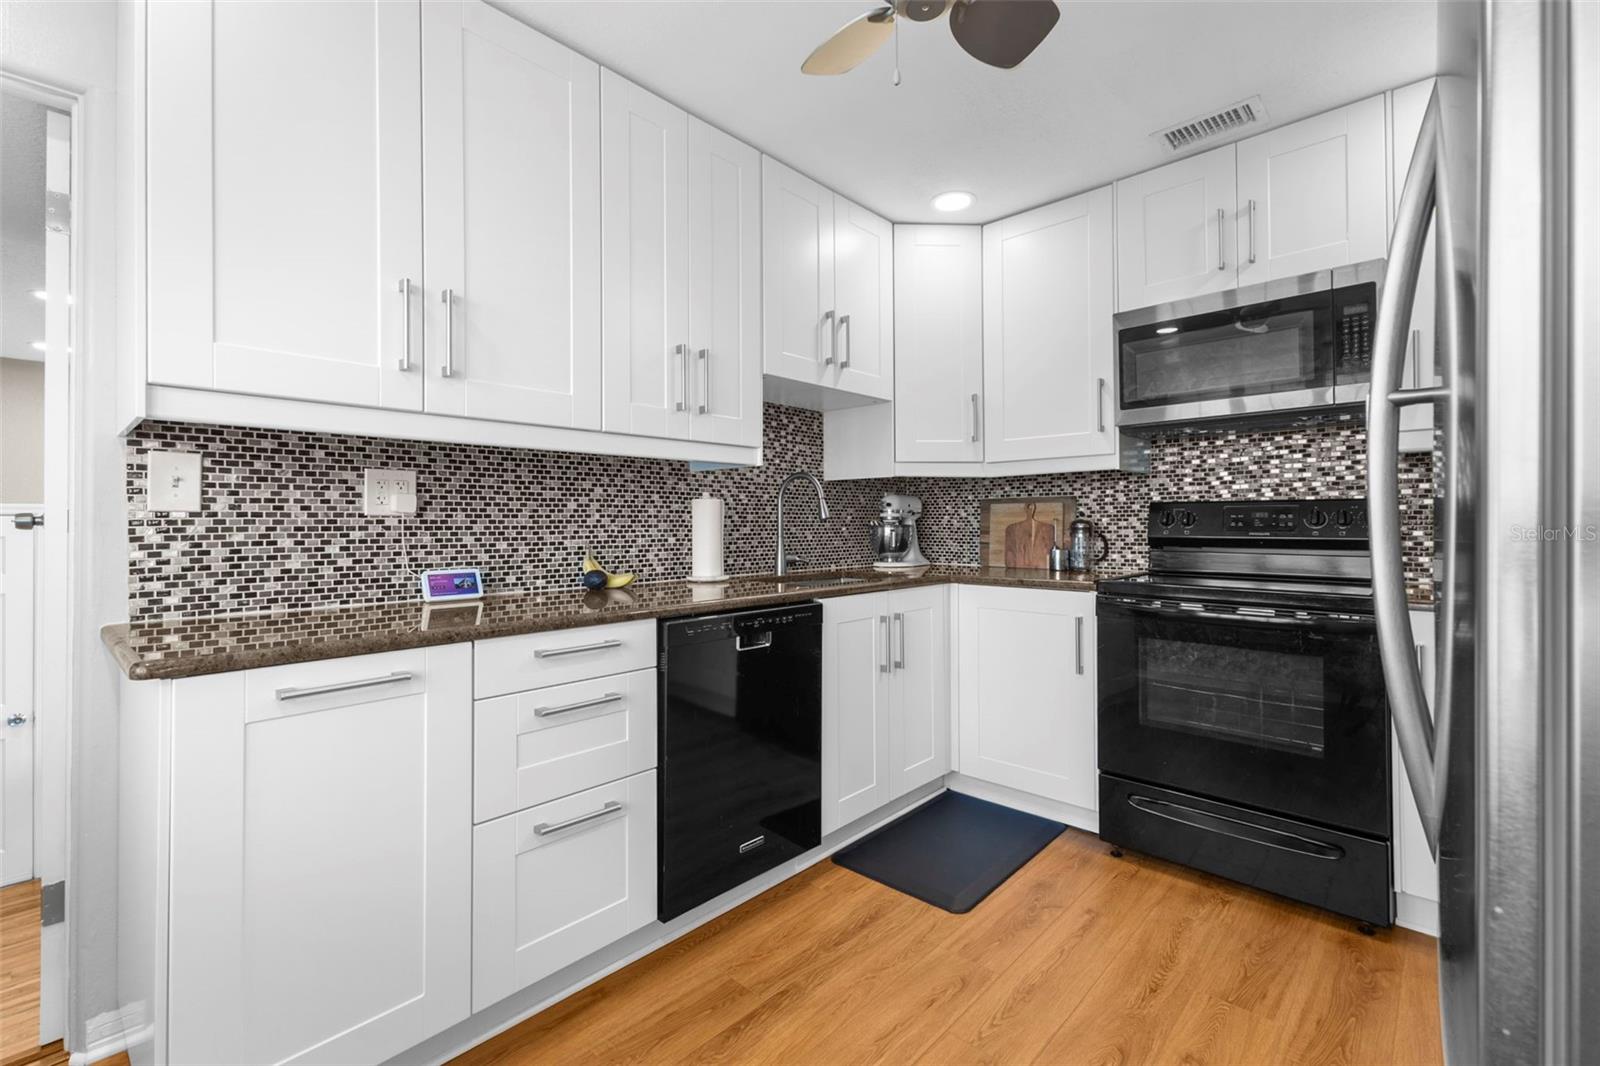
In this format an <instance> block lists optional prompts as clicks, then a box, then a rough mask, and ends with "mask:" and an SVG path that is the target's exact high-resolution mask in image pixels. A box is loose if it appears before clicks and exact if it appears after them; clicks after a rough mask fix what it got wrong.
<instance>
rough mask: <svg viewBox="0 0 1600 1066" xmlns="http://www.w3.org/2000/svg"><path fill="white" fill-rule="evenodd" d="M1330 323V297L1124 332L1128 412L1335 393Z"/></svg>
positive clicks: (1321, 295)
mask: <svg viewBox="0 0 1600 1066" xmlns="http://www.w3.org/2000/svg"><path fill="white" fill-rule="evenodd" d="M1331 317H1332V316H1331V305H1330V303H1329V298H1328V294H1327V293H1326V292H1323V293H1316V294H1312V295H1307V296H1297V297H1293V298H1291V299H1286V300H1278V301H1274V302H1272V303H1268V304H1253V305H1251V306H1250V307H1246V308H1239V309H1235V310H1230V311H1218V312H1213V313H1211V314H1205V315H1195V316H1192V317H1190V318H1186V319H1182V320H1180V321H1177V322H1170V323H1157V324H1152V325H1147V326H1137V327H1131V328H1129V329H1124V330H1123V331H1122V332H1121V334H1120V336H1119V338H1118V344H1119V349H1120V351H1119V359H1120V363H1121V366H1120V370H1121V374H1120V378H1119V380H1120V382H1121V386H1120V387H1121V392H1122V407H1123V408H1124V409H1135V408H1140V407H1166V406H1170V405H1173V404H1181V403H1198V402H1202V401H1205V400H1224V399H1230V398H1233V397H1240V396H1259V395H1264V394H1268V393H1278V392H1296V391H1300V390H1303V389H1316V388H1330V387H1332V385H1333V383H1334V379H1333V324H1332V321H1331ZM1174 328H1175V329H1176V331H1175V332H1173V330H1174ZM1158 330H1167V331H1168V332H1164V333H1163V332H1158Z"/></svg>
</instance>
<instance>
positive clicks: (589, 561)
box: [583, 551, 633, 589]
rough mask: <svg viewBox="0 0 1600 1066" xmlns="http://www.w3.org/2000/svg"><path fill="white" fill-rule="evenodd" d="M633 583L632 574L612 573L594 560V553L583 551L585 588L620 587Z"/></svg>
mask: <svg viewBox="0 0 1600 1066" xmlns="http://www.w3.org/2000/svg"><path fill="white" fill-rule="evenodd" d="M631 584H633V575H632V574H613V573H612V572H611V571H609V570H607V569H606V568H605V567H603V566H601V565H600V564H599V563H597V562H595V558H594V554H593V553H592V552H588V551H585V552H584V553H583V587H584V588H586V589H620V588H622V586H624V585H631Z"/></svg>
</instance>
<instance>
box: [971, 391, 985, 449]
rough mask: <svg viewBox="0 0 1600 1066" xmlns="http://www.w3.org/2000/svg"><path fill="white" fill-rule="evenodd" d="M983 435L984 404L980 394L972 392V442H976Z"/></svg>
mask: <svg viewBox="0 0 1600 1066" xmlns="http://www.w3.org/2000/svg"><path fill="white" fill-rule="evenodd" d="M982 437H983V405H982V403H981V401H980V400H979V397H978V394H977V393H973V394H972V443H974V444H976V443H978V441H979V440H981V439H982Z"/></svg>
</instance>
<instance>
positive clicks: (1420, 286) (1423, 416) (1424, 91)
mask: <svg viewBox="0 0 1600 1066" xmlns="http://www.w3.org/2000/svg"><path fill="white" fill-rule="evenodd" d="M1432 94H1433V79H1432V78H1428V79H1427V80H1425V81H1419V82H1417V83H1416V84H1414V85H1407V86H1405V87H1404V88H1400V89H1396V90H1394V92H1392V93H1390V94H1389V107H1390V122H1389V134H1390V137H1391V147H1390V151H1389V158H1390V160H1391V161H1392V163H1393V184H1392V185H1391V188H1390V202H1391V204H1392V205H1393V206H1394V207H1398V206H1399V203H1400V193H1401V191H1402V190H1403V189H1404V188H1405V184H1406V175H1407V173H1409V171H1410V169H1411V154H1412V153H1413V152H1414V151H1415V150H1416V146H1417V134H1418V133H1419V132H1420V131H1421V129H1422V115H1423V113H1424V112H1425V111H1427V109H1428V98H1429V97H1430V96H1431V95H1432ZM1391 217H1392V211H1391ZM1434 271H1435V262H1434V250H1433V226H1432V225H1431V224H1430V225H1429V226H1428V236H1427V239H1426V240H1425V241H1424V242H1423V245H1422V272H1421V273H1420V274H1418V275H1417V294H1416V299H1415V301H1414V302H1413V303H1412V305H1411V332H1410V333H1409V334H1407V341H1406V366H1405V376H1404V378H1403V379H1402V381H1401V384H1402V385H1403V386H1405V387H1406V388H1413V389H1416V388H1426V387H1428V386H1430V385H1436V384H1438V382H1439V374H1438V367H1437V360H1436V359H1435V353H1436V338H1437V334H1436V333H1435V332H1434V307H1435V302H1434V301H1435V297H1434V292H1435V287H1436V286H1437V284H1438V279H1437V278H1436V277H1435V273H1434ZM1400 447H1401V449H1402V450H1404V451H1428V452H1431V451H1432V450H1433V405H1432V404H1431V403H1430V404H1413V405H1412V406H1410V407H1402V408H1400Z"/></svg>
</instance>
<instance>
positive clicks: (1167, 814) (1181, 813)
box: [1128, 796, 1344, 861]
mask: <svg viewBox="0 0 1600 1066" xmlns="http://www.w3.org/2000/svg"><path fill="white" fill-rule="evenodd" d="M1128 805H1129V806H1131V807H1134V808H1137V809H1138V810H1141V811H1143V812H1144V813H1145V814H1151V815H1154V816H1155V817H1157V818H1166V819H1168V820H1170V821H1174V822H1179V823H1182V824H1183V825H1187V826H1190V827H1192V828H1194V829H1203V830H1205V831H1206V832H1208V833H1220V834H1221V835H1222V836H1227V837H1233V838H1234V839H1235V840H1243V841H1247V842H1249V843H1251V844H1262V845H1265V846H1266V847H1269V848H1278V849H1280V850H1282V851H1292V852H1295V853H1296V854H1299V855H1307V856H1310V857H1311V858H1313V859H1329V860H1332V861H1337V860H1339V859H1342V858H1344V849H1343V848H1341V847H1337V846H1336V845H1333V844H1325V843H1323V842H1322V841H1320V840H1312V839H1311V838H1310V837H1303V836H1297V835H1295V834H1294V833H1285V832H1283V831H1282V830H1281V829H1269V828H1268V827H1266V826H1264V825H1255V824H1253V823H1251V822H1243V821H1240V820H1239V819H1237V818H1228V817H1225V816H1223V815H1220V814H1212V813H1211V812H1210V811H1202V810H1200V809H1198V808H1195V807H1185V806H1184V805H1183V804H1181V803H1173V802H1171V801H1169V800H1159V799H1151V798H1149V797H1148V796H1129V797H1128Z"/></svg>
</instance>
